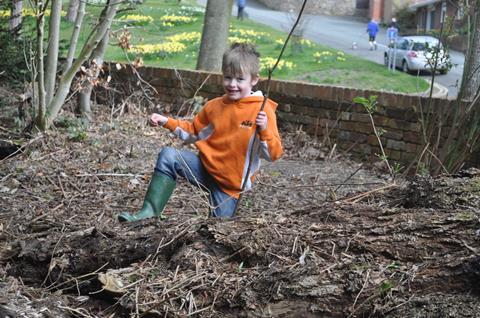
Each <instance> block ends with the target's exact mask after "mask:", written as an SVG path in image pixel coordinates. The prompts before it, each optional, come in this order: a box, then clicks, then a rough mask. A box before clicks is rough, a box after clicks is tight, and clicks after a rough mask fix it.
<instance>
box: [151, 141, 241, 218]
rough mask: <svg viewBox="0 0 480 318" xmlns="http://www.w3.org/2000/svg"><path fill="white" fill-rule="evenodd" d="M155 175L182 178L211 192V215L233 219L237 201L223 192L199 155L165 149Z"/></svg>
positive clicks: (158, 161)
mask: <svg viewBox="0 0 480 318" xmlns="http://www.w3.org/2000/svg"><path fill="white" fill-rule="evenodd" d="M155 173H157V174H158V173H160V174H164V175H167V176H168V177H170V178H172V179H173V180H177V175H179V176H182V177H184V178H186V179H187V180H188V182H190V183H191V184H193V185H195V186H197V187H199V188H201V189H202V190H205V191H208V192H209V200H210V206H211V207H210V210H211V215H212V216H215V217H231V216H232V215H233V211H234V209H235V205H236V203H237V199H235V198H234V197H231V196H230V195H228V194H226V193H225V192H223V191H222V190H221V189H220V187H219V186H218V184H217V182H216V181H215V180H214V179H213V177H212V176H211V175H210V174H209V173H208V172H207V170H205V168H204V167H203V164H202V162H201V161H200V158H199V156H198V155H197V154H195V153H193V152H191V151H188V150H178V149H175V148H171V147H165V148H163V149H162V150H161V151H160V153H159V154H158V159H157V164H156V165H155Z"/></svg>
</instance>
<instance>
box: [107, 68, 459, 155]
mask: <svg viewBox="0 0 480 318" xmlns="http://www.w3.org/2000/svg"><path fill="white" fill-rule="evenodd" d="M112 69H114V68H112ZM139 73H140V74H141V76H142V78H143V79H144V80H145V81H147V82H148V83H150V84H151V85H152V86H154V87H155V88H156V90H157V91H158V96H157V98H158V99H159V100H161V101H164V102H169V103H177V104H178V105H180V104H181V103H183V102H184V101H185V99H187V98H191V97H193V95H194V94H195V92H196V91H197V90H198V89H199V88H200V87H201V88H200V89H199V91H198V95H201V96H203V97H207V98H210V99H211V98H214V97H217V96H220V95H222V94H223V89H222V76H221V74H217V73H206V72H200V71H187V70H173V69H161V68H149V67H143V68H140V69H139ZM132 74H133V73H132V72H131V70H130V69H129V66H128V67H127V68H126V69H123V70H121V71H120V72H115V73H114V74H112V75H113V79H114V83H115V82H117V83H118V81H120V82H122V83H126V82H128V80H127V79H128V78H130V79H131V80H132V81H131V82H132V83H131V85H136V84H135V83H137V82H138V81H137V79H136V78H135V77H134V76H133V75H132ZM258 89H261V90H262V91H264V92H265V91H266V81H262V82H260V83H259V84H258ZM370 95H377V96H378V107H377V110H376V112H374V113H373V119H374V122H375V124H376V126H377V128H378V129H382V130H383V131H384V133H383V135H382V136H381V140H382V145H383V146H384V148H385V150H386V153H387V155H388V157H389V158H390V159H393V160H395V161H398V162H402V163H410V162H411V161H412V160H414V159H415V157H416V155H417V154H419V153H420V152H421V151H422V150H423V147H422V137H421V125H420V122H419V120H418V117H419V115H418V106H417V105H426V104H427V99H426V98H423V97H419V96H412V95H407V94H396V93H387V92H381V91H367V90H361V89H352V88H345V87H336V86H325V85H315V84H307V83H301V82H293V81H277V80H272V82H271V87H270V98H271V99H273V100H274V101H276V102H277V103H278V104H279V106H278V111H277V116H278V118H279V121H280V122H282V121H286V122H290V123H293V124H296V125H302V128H303V130H305V131H307V132H309V133H311V134H315V135H317V136H318V138H320V140H327V139H328V140H329V141H330V142H331V143H332V144H333V143H337V146H338V147H339V148H341V149H344V150H348V151H349V153H354V154H357V155H358V156H361V157H363V158H371V157H375V156H376V154H380V153H381V152H380V148H379V144H378V141H377V138H376V137H375V135H374V131H373V129H372V124H371V122H370V117H369V115H368V113H367V112H366V111H365V109H364V108H363V106H361V105H358V104H355V103H353V102H352V100H353V98H354V97H356V96H363V97H367V96H370ZM453 103H454V101H451V100H446V99H435V100H434V106H435V111H441V110H442V109H443V108H444V107H453V106H454V105H453Z"/></svg>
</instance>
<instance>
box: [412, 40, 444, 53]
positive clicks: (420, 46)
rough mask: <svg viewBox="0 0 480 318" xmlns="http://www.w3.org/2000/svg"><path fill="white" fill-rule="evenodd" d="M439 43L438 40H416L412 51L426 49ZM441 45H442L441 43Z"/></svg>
mask: <svg viewBox="0 0 480 318" xmlns="http://www.w3.org/2000/svg"><path fill="white" fill-rule="evenodd" d="M437 45H438V42H437V43H435V42H414V43H413V46H412V51H417V52H418V51H425V50H426V49H427V48H433V47H435V46H437ZM440 47H442V45H441V44H440Z"/></svg>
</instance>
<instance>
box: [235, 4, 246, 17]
mask: <svg viewBox="0 0 480 318" xmlns="http://www.w3.org/2000/svg"><path fill="white" fill-rule="evenodd" d="M246 5H247V0H237V8H238V11H237V19H239V20H243V18H244V15H245V6H246Z"/></svg>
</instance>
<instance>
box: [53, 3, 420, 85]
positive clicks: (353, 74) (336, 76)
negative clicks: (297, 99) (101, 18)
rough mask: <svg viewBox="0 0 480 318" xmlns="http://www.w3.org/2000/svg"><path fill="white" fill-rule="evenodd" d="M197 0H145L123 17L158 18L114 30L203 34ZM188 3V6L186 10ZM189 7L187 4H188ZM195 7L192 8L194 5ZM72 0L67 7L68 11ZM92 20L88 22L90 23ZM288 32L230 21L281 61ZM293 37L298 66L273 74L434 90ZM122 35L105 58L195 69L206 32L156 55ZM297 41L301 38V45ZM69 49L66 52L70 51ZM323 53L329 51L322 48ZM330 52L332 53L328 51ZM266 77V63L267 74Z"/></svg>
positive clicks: (150, 40)
mask: <svg viewBox="0 0 480 318" xmlns="http://www.w3.org/2000/svg"><path fill="white" fill-rule="evenodd" d="M195 3H196V2H195V1H193V0H189V1H185V0H183V1H182V2H181V3H180V4H179V3H178V1H177V0H163V1H161V0H157V1H145V4H143V5H140V6H138V7H137V8H136V9H135V10H133V11H127V12H122V13H121V14H120V16H125V15H135V14H136V15H142V16H149V17H151V18H152V19H153V20H152V22H150V23H143V24H141V23H140V24H132V23H127V22H125V21H121V20H120V19H119V17H117V18H116V19H115V21H114V23H113V25H112V30H113V31H114V33H115V34H117V35H119V34H120V33H121V31H122V29H123V28H124V27H125V26H126V27H127V29H126V30H128V32H129V33H131V38H130V44H131V46H132V47H135V46H138V45H145V44H158V43H162V42H165V41H167V40H168V37H169V36H173V35H178V34H181V33H184V32H185V33H192V32H198V34H201V31H202V24H203V13H202V12H195V11H193V10H191V8H195V7H196V8H198V6H196V4H195ZM182 7H183V8H184V9H182ZM185 8H187V9H185ZM188 8H190V9H188ZM65 9H66V5H65V6H64V10H65ZM99 10H100V9H99V8H98V7H94V6H87V12H88V13H89V14H88V15H87V16H86V21H85V22H84V28H88V25H92V22H93V19H95V18H96V16H98V12H99ZM166 15H179V16H186V15H188V16H190V17H191V18H193V19H195V21H194V22H191V23H185V24H179V25H176V26H174V27H166V26H163V25H162V22H161V18H162V17H165V16H166ZM85 25H87V27H85ZM72 29H73V25H72V24H71V23H68V22H66V21H62V38H63V39H64V40H63V41H64V42H63V43H64V44H65V47H66V44H67V39H68V38H69V36H70V34H71V32H72ZM253 30H254V36H252V35H242V34H239V32H249V31H253ZM88 34H89V31H88V30H86V29H84V30H82V32H81V36H80V39H79V40H80V42H83V41H85V40H86V37H87V36H88ZM286 36H287V34H286V33H285V32H280V31H277V30H275V29H273V28H270V27H268V26H265V25H263V24H259V23H256V22H253V21H251V20H248V19H246V20H244V21H238V20H237V19H236V18H235V17H232V19H231V21H230V37H236V38H237V39H241V40H249V41H251V42H254V43H255V45H256V47H257V50H258V51H259V52H260V54H261V56H262V58H266V57H269V58H270V59H271V61H273V62H274V61H275V60H276V59H277V57H278V54H279V53H280V49H281V47H282V45H283V41H284V40H285V39H286ZM299 42H300V40H299V39H291V44H290V45H289V47H288V48H287V50H286V51H285V54H284V56H283V59H282V60H283V61H284V62H287V63H292V65H293V66H291V67H286V66H283V68H277V70H275V72H274V73H273V78H274V79H284V80H296V81H305V82H311V83H319V84H331V85H338V86H345V87H354V88H361V89H369V90H372V89H373V90H387V91H396V92H405V93H411V92H422V91H425V90H426V89H428V83H427V82H426V81H424V80H423V79H419V78H416V77H414V76H410V75H407V74H403V73H401V72H395V73H393V74H392V73H391V72H389V71H388V70H387V69H386V67H385V66H383V65H380V64H376V63H374V62H371V61H367V60H363V59H361V58H358V57H355V56H352V55H349V54H346V53H344V52H340V53H339V51H338V50H335V49H332V48H329V47H326V46H323V45H318V44H315V43H313V42H310V41H305V40H303V43H300V44H298V43H299ZM116 43H118V40H116V39H112V40H111V43H110V44H111V45H110V46H109V47H108V49H107V52H106V56H105V60H107V61H118V62H129V61H133V60H134V59H135V58H136V57H137V56H141V58H142V60H143V63H144V64H145V65H149V66H158V67H165V68H179V69H195V66H196V63H197V56H198V51H199V47H200V36H198V37H197V39H196V40H194V41H186V40H183V41H182V43H183V44H184V45H185V48H184V50H183V51H181V52H180V53H171V52H169V50H168V49H167V50H164V51H162V52H156V53H150V54H146V53H145V54H140V55H138V54H135V53H134V52H132V51H125V50H122V49H121V48H120V47H119V46H118V45H116ZM295 43H297V44H296V45H295ZM65 52H66V51H65ZM322 52H323V53H322ZM325 52H330V54H331V55H327V54H328V53H325ZM316 53H317V54H322V55H320V57H317V58H316V57H315V54H316ZM273 62H270V63H273ZM261 75H262V76H266V75H267V72H266V68H265V69H264V70H263V71H262V73H261Z"/></svg>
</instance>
